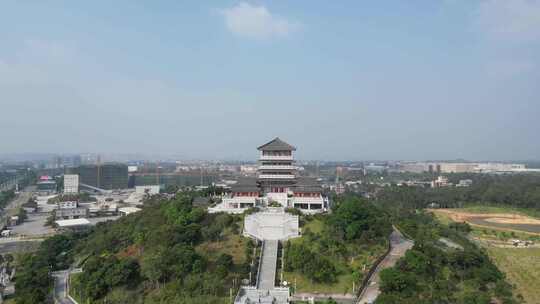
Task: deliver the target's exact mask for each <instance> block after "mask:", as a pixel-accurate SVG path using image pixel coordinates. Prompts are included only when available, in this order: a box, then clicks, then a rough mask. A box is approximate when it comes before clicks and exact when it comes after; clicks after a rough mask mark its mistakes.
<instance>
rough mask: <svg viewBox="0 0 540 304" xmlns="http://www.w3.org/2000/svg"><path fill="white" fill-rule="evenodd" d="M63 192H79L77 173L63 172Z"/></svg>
mask: <svg viewBox="0 0 540 304" xmlns="http://www.w3.org/2000/svg"><path fill="white" fill-rule="evenodd" d="M64 193H66V194H68V193H79V175H77V174H64Z"/></svg>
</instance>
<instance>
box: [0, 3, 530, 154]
mask: <svg viewBox="0 0 540 304" xmlns="http://www.w3.org/2000/svg"><path fill="white" fill-rule="evenodd" d="M539 116H540V0H416V1H404V0H403V1H397V0H394V1H385V0H377V1H356V0H351V1H323V0H298V1H285V0H283V1H270V0H267V1H263V0H257V1H176V0H175V1H173V0H170V1H167V0H161V1H135V0H130V1H123V0H117V1H105V0H103V1H102V0H94V1H61V0H55V1H53V0H39V1H38V0H35V1H32V0H28V1H19V0H4V1H1V2H0V153H18V152H50V153H79V152H81V153H82V152H97V153H134V152H138V153H154V154H167V153H173V154H176V155H180V156H182V157H185V158H191V159H192V158H197V159H203V158H204V159H239V160H240V159H254V158H256V157H257V151H256V150H255V148H256V147H257V146H259V145H261V144H263V143H265V142H267V141H269V140H271V139H272V138H274V137H276V136H279V137H280V138H282V139H284V140H285V141H287V142H289V143H291V144H293V145H295V146H297V148H298V151H297V154H298V156H299V158H302V159H322V160H363V159H402V160H405V159H407V160H409V159H410V160H413V159H414V160H427V159H469V160H518V159H519V160H523V159H528V160H538V159H540V135H539V133H540V132H539V131H540V119H539Z"/></svg>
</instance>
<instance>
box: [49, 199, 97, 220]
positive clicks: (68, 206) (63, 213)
mask: <svg viewBox="0 0 540 304" xmlns="http://www.w3.org/2000/svg"><path fill="white" fill-rule="evenodd" d="M88 214H89V212H88V208H85V207H80V206H79V203H78V202H76V201H67V202H60V203H58V209H56V210H55V213H54V218H55V219H64V220H67V219H79V218H85V217H88Z"/></svg>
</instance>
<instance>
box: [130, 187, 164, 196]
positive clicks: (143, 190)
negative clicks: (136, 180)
mask: <svg viewBox="0 0 540 304" xmlns="http://www.w3.org/2000/svg"><path fill="white" fill-rule="evenodd" d="M159 190H160V186H159V185H148V186H135V193H137V194H149V195H154V194H159Z"/></svg>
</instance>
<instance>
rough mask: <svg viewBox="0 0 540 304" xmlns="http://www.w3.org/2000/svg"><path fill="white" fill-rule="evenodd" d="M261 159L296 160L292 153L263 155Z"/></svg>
mask: <svg viewBox="0 0 540 304" xmlns="http://www.w3.org/2000/svg"><path fill="white" fill-rule="evenodd" d="M259 160H261V161H265V160H290V161H292V160H294V158H293V156H292V155H262V154H261V156H260V157H259Z"/></svg>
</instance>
